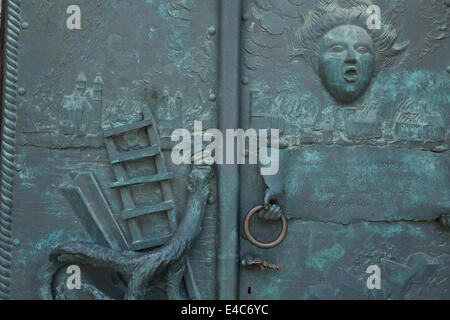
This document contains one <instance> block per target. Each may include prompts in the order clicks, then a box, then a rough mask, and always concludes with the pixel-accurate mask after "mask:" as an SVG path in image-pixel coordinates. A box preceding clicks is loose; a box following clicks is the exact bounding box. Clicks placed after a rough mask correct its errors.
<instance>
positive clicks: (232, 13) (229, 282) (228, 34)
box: [217, 0, 242, 300]
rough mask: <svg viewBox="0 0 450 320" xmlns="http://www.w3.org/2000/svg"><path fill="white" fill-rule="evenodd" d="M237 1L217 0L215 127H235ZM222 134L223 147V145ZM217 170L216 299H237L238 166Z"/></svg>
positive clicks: (237, 104) (238, 35) (239, 7)
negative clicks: (217, 115) (217, 44)
mask: <svg viewBox="0 0 450 320" xmlns="http://www.w3.org/2000/svg"><path fill="white" fill-rule="evenodd" d="M241 10H242V2H241V0H220V16H219V21H220V22H219V67H218V73H219V88H218V89H219V90H218V106H219V111H218V114H219V128H220V130H221V131H222V133H223V134H224V136H225V132H226V129H236V128H239V119H240V42H241ZM225 139H226V138H225V137H224V146H225V145H226V141H225ZM217 172H218V179H219V185H218V206H219V215H218V220H217V221H218V229H219V234H218V250H217V285H218V287H217V294H218V299H229V300H231V299H237V298H238V288H239V194H240V191H239V186H240V181H239V168H238V166H237V164H233V165H232V164H228V165H225V164H224V165H219V166H218V167H217Z"/></svg>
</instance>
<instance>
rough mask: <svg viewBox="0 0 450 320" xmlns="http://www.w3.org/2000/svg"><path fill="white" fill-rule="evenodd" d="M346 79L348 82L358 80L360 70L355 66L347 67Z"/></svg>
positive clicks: (345, 71) (345, 70)
mask: <svg viewBox="0 0 450 320" xmlns="http://www.w3.org/2000/svg"><path fill="white" fill-rule="evenodd" d="M344 79H345V81H347V82H350V83H353V82H356V80H358V70H357V69H356V67H354V66H350V67H346V68H345V69H344Z"/></svg>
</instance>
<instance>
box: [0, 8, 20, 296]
mask: <svg viewBox="0 0 450 320" xmlns="http://www.w3.org/2000/svg"><path fill="white" fill-rule="evenodd" d="M5 1H6V0H5ZM6 10H7V12H6V14H7V16H6V19H7V21H6V42H5V47H6V53H5V61H4V63H5V74H4V87H3V90H4V91H3V97H2V98H3V106H2V111H3V114H2V117H3V123H2V145H1V151H2V157H1V205H0V299H8V298H9V295H10V269H11V245H12V241H11V239H12V234H11V224H12V206H13V199H12V198H13V184H14V175H15V162H14V160H15V159H14V158H15V152H16V120H17V93H16V91H17V78H18V68H19V65H18V51H19V33H20V1H19V0H9V1H8V5H7V8H6Z"/></svg>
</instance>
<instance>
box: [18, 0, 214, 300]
mask: <svg viewBox="0 0 450 320" xmlns="http://www.w3.org/2000/svg"><path fill="white" fill-rule="evenodd" d="M71 4H73V3H72V2H71V1H57V2H55V1H46V0H45V1H40V0H39V1H34V0H33V1H24V2H23V3H22V8H21V12H22V14H21V15H22V17H21V18H22V19H21V26H22V30H21V35H20V54H19V66H20V68H19V70H20V74H19V83H18V87H20V88H21V90H20V96H19V99H18V114H17V135H18V138H17V152H16V170H17V174H16V178H15V181H14V195H13V196H14V208H13V212H14V216H13V227H12V228H13V239H14V240H13V241H14V244H15V245H14V246H13V249H12V256H13V259H12V267H11V269H12V270H13V272H12V275H11V283H12V285H11V296H12V297H14V298H20V299H22V298H26V299H28V298H37V290H36V288H34V283H35V278H36V275H37V274H38V272H40V271H39V267H40V266H41V265H42V264H43V261H45V260H46V259H48V258H47V257H48V254H49V252H50V250H51V249H53V248H54V247H55V246H57V245H59V244H62V243H65V242H68V241H75V240H76V241H88V242H95V241H96V239H95V237H93V236H92V234H89V233H88V232H87V231H86V230H85V228H84V227H83V225H82V224H81V222H80V221H79V219H78V218H77V216H76V215H75V213H74V208H72V207H71V206H70V205H69V203H68V202H67V200H66V199H65V198H64V197H63V194H62V193H61V191H60V189H61V188H63V187H65V186H67V185H68V184H71V183H72V179H73V178H74V176H75V174H76V172H80V171H88V172H93V173H94V174H95V177H96V178H97V180H98V181H99V184H100V187H101V190H102V191H103V193H104V194H105V197H106V199H107V202H108V204H109V205H110V207H111V208H112V210H113V213H114V214H115V216H116V218H117V214H118V213H119V212H120V210H121V209H122V208H121V202H120V197H119V193H118V191H117V190H112V189H110V188H109V186H108V185H109V184H110V183H111V182H113V181H115V178H114V176H113V173H112V169H111V165H110V163H109V161H108V157H107V154H106V151H105V147H104V140H103V137H102V133H101V128H103V129H108V128H111V127H112V126H116V125H119V124H126V123H131V122H133V121H137V120H141V119H142V117H143V115H142V109H143V108H147V107H150V108H151V109H152V111H153V113H154V114H155V116H156V118H157V125H158V126H159V128H160V132H161V136H162V140H163V142H164V143H165V146H164V143H163V142H162V143H163V149H165V150H169V149H168V148H169V147H170V144H169V143H168V142H169V141H167V140H168V139H167V137H166V136H167V135H169V134H170V133H171V131H172V130H173V129H175V128H180V127H184V128H188V129H190V128H192V125H193V123H192V121H193V119H196V120H203V121H204V127H209V126H214V127H215V126H216V123H215V122H216V116H215V94H216V93H215V87H216V84H215V81H216V70H215V66H216V46H217V39H216V28H217V3H216V2H215V1H181V0H173V1H172V0H169V1H165V0H161V1H160V0H145V1H144V0H142V1H116V0H104V1H103V0H102V1H82V2H81V3H80V4H79V6H80V9H81V13H82V19H81V30H69V29H67V28H66V18H67V16H68V15H67V14H66V9H67V7H68V6H69V5H71ZM206 13H207V14H206ZM86 123H87V124H89V125H88V126H86V125H84V124H86ZM119 140H120V141H118V145H119V147H120V148H121V149H122V150H133V149H135V148H137V147H140V146H143V145H145V140H144V139H143V135H142V134H141V133H139V134H127V135H125V136H123V137H122V139H119ZM165 152H166V162H167V164H168V166H169V171H172V172H174V174H175V179H173V183H172V187H173V191H174V193H175V195H176V197H175V198H176V202H177V203H176V204H177V213H178V215H179V217H181V216H182V215H183V214H184V205H185V201H186V192H187V190H186V178H187V175H188V173H189V172H190V168H189V167H188V166H180V167H175V166H173V165H172V163H171V161H170V153H169V151H165ZM126 171H127V173H128V174H129V175H131V176H142V175H146V174H152V173H154V172H155V168H154V167H151V166H150V167H149V165H148V164H147V163H146V162H145V160H138V161H133V162H132V163H130V164H127V165H126ZM215 188H216V187H215V185H214V186H213V187H212V195H214V193H215ZM132 195H133V199H134V201H135V203H136V205H148V204H152V203H155V202H158V201H160V198H161V194H160V190H159V189H158V188H156V187H155V186H151V185H145V186H142V185H141V186H139V185H138V186H134V187H132ZM215 219H216V218H215V205H214V201H212V202H211V205H209V206H208V209H207V214H206V218H205V220H204V226H203V233H202V234H201V236H200V238H199V239H198V241H197V242H196V245H195V248H194V249H193V250H191V252H190V255H191V263H192V264H193V265H195V270H194V274H195V279H196V282H197V286H198V287H199V290H200V292H201V293H202V297H203V298H205V299H210V298H213V297H214V295H215V236H214V234H215V228H216V227H215ZM118 221H119V222H120V220H119V219H118ZM140 222H141V223H142V226H143V229H144V230H146V231H145V232H147V234H148V235H150V236H151V237H153V238H158V237H163V236H165V235H167V234H168V221H167V218H166V217H165V216H164V215H163V214H155V215H152V216H151V217H144V218H142V219H140ZM121 224H122V228H123V230H125V231H126V227H125V226H124V225H123V223H121ZM101 281H103V282H105V281H106V282H107V281H110V280H108V275H107V276H106V280H105V279H103V280H101ZM101 281H100V282H101ZM162 285H163V284H161V285H160V286H159V287H161V286H162ZM32 288H34V289H32ZM156 288H158V285H156ZM155 292H156V293H154V294H153V296H152V295H150V296H149V298H156V297H160V298H161V297H163V298H164V293H161V292H159V291H158V290H155ZM115 294H116V296H115V297H117V292H116V293H115Z"/></svg>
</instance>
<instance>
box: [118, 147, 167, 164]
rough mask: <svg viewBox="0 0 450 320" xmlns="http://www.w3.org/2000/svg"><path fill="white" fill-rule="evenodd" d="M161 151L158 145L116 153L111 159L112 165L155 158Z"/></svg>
mask: <svg viewBox="0 0 450 320" xmlns="http://www.w3.org/2000/svg"><path fill="white" fill-rule="evenodd" d="M159 152H160V149H159V146H158V145H153V146H150V147H145V148H142V149H138V150H132V151H122V152H118V153H116V154H115V155H114V156H113V158H112V159H111V163H112V164H116V163H119V162H124V161H130V160H138V159H142V158H147V157H153V156H156V155H157V154H159Z"/></svg>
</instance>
